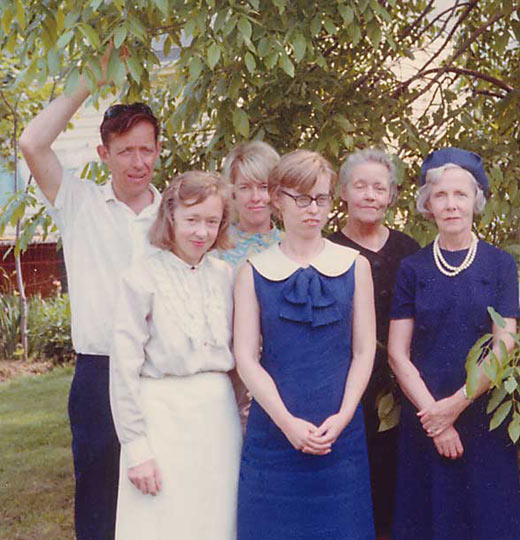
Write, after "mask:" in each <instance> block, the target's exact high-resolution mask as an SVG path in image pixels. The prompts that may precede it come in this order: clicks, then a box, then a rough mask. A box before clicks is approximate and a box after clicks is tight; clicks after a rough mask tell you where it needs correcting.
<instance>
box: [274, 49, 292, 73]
mask: <svg viewBox="0 0 520 540" xmlns="http://www.w3.org/2000/svg"><path fill="white" fill-rule="evenodd" d="M278 65H279V66H280V67H281V68H282V69H283V70H284V71H285V73H287V75H289V77H291V78H292V77H294V64H293V63H292V62H291V59H290V58H289V57H288V56H287V54H286V53H285V51H284V52H282V54H281V55H280V58H278Z"/></svg>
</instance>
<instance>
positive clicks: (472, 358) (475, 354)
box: [466, 334, 493, 369]
mask: <svg viewBox="0 0 520 540" xmlns="http://www.w3.org/2000/svg"><path fill="white" fill-rule="evenodd" d="M492 338H493V336H492V335H491V334H484V335H483V336H481V337H480V338H479V339H478V340H477V342H476V343H475V345H473V347H471V349H470V350H469V352H468V356H467V357H466V369H468V365H469V364H476V363H477V362H478V361H479V360H480V359H481V358H482V357H483V356H484V355H485V353H486V351H487V350H488V348H489V343H490V342H491V339H492Z"/></svg>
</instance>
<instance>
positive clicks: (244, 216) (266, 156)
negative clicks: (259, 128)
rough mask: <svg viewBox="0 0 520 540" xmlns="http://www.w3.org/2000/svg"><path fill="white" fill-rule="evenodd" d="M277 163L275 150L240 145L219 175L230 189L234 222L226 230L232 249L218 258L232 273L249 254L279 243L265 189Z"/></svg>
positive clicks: (257, 144) (264, 145)
mask: <svg viewBox="0 0 520 540" xmlns="http://www.w3.org/2000/svg"><path fill="white" fill-rule="evenodd" d="M279 160H280V156H279V155H278V153H277V152H276V150H275V149H274V148H272V147H271V146H269V145H268V144H267V143H265V142H263V141H250V142H246V143H242V144H239V145H238V146H235V148H233V150H231V152H230V153H229V154H228V155H227V156H226V159H225V161H224V167H223V170H222V174H223V176H224V178H226V179H227V181H228V182H229V183H230V184H231V186H232V196H233V209H234V212H235V214H236V222H235V223H234V224H233V225H231V227H230V228H229V235H230V240H231V243H232V244H234V247H232V248H230V249H227V250H225V251H220V252H219V256H220V258H221V259H223V260H224V261H226V262H228V263H229V264H231V265H232V266H233V267H234V268H235V270H236V269H237V268H238V267H239V265H240V264H242V263H243V262H245V261H246V260H247V258H248V257H249V256H250V255H253V254H255V253H260V252H261V251H263V250H264V249H265V248H267V247H269V246H270V245H272V244H275V243H276V242H279V241H280V238H281V234H280V230H279V229H278V228H277V227H276V226H275V225H274V224H273V223H272V220H271V207H270V205H269V193H268V190H267V179H268V178H269V173H270V172H271V170H272V169H273V167H274V166H275V165H276V164H277V163H278V161H279Z"/></svg>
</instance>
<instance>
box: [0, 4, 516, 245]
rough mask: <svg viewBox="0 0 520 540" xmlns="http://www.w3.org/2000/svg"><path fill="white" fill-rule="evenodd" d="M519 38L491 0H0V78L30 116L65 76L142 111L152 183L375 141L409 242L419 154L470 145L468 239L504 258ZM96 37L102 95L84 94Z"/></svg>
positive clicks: (512, 183)
mask: <svg viewBox="0 0 520 540" xmlns="http://www.w3.org/2000/svg"><path fill="white" fill-rule="evenodd" d="M519 37H520V21H519V20H518V14H517V12H516V11H515V10H514V7H513V3H511V2H507V1H504V0H490V1H488V2H485V3H482V2H478V1H477V0H470V1H469V2H464V3H462V2H454V3H453V5H451V6H450V7H449V8H448V9H446V10H445V11H443V12H437V11H434V2H432V1H425V0H404V1H402V2H396V1H395V0H385V1H379V0H356V1H354V2H352V1H347V0H338V2H316V3H310V2H307V1H306V0H294V1H292V2H288V1H287V0H245V1H243V2H236V0H189V1H184V0H183V1H181V0H153V1H151V2H146V1H144V0H132V1H129V0H117V1H113V2H102V1H101V0H90V1H87V2H79V1H78V0H44V1H42V2H32V1H29V0H5V1H4V2H3V3H2V6H1V7H0V44H1V45H2V51H3V52H4V51H5V55H6V57H7V58H8V59H9V62H8V65H10V68H9V72H8V73H7V74H5V73H2V74H0V78H2V79H3V81H4V82H3V88H4V90H3V92H7V91H9V92H11V94H13V95H14V94H16V95H19V96H20V103H22V102H24V103H27V104H28V103H29V102H30V106H29V105H28V107H27V108H28V113H31V115H32V114H34V112H35V109H36V108H37V107H38V106H40V105H42V104H44V103H45V101H46V99H45V98H44V97H43V94H45V93H46V94H47V95H48V94H49V93H50V92H53V88H54V85H53V83H58V87H59V88H60V89H63V88H64V89H65V91H71V90H72V89H73V88H74V86H75V84H76V82H77V80H78V77H79V75H80V74H83V75H84V76H86V77H87V79H88V81H89V85H90V88H91V90H92V91H93V101H94V102H96V100H97V98H98V97H99V95H100V94H105V93H106V92H107V91H111V90H112V91H114V92H115V88H120V89H121V93H120V95H119V98H121V99H125V100H130V101H131V100H136V99H139V100H145V101H147V102H149V103H150V104H151V105H152V106H153V108H154V109H155V110H156V112H157V113H158V114H159V115H160V117H161V119H162V124H163V127H164V131H163V136H164V139H165V141H164V145H163V152H162V160H161V164H160V167H159V170H158V176H157V183H158V184H164V182H166V181H167V179H168V178H169V177H171V176H172V175H173V174H175V173H176V172H178V171H183V170H186V169H187V168H192V167H202V168H209V169H216V168H219V166H220V164H221V160H222V158H223V156H224V155H225V154H226V153H227V151H228V150H229V149H230V147H231V146H232V145H233V144H235V143H236V142H238V141H241V140H244V139H248V138H261V139H265V140H267V141H268V142H270V143H271V144H273V146H274V147H275V148H277V149H278V150H280V151H282V152H284V151H287V150H292V149H294V148H296V147H300V146H305V147H309V148H313V149H316V150H318V151H320V152H322V153H324V154H325V155H326V156H327V157H329V158H330V159H331V160H332V161H334V162H335V163H339V162H340V161H341V160H342V159H343V157H344V156H345V154H346V153H348V152H350V151H352V150H354V149H356V148H359V147H364V146H368V145H380V144H384V145H386V146H387V147H389V148H390V149H391V150H392V151H393V152H394V153H395V154H396V155H397V156H398V157H399V158H400V159H402V160H404V166H403V165H402V166H401V170H402V172H403V175H402V179H401V180H402V190H401V198H400V202H399V207H398V208H397V209H396V210H395V211H394V212H391V213H390V215H389V221H390V222H393V221H395V220H397V222H398V223H399V224H400V225H403V224H404V228H405V229H406V230H407V231H412V232H413V233H414V236H415V237H416V238H418V239H419V240H420V241H421V242H423V243H424V242H426V241H428V240H430V239H431V237H432V234H433V228H432V227H431V225H429V224H428V223H426V222H424V221H422V220H420V219H418V218H417V216H416V215H415V211H414V203H413V193H414V190H415V185H414V182H413V179H414V178H415V177H416V175H417V169H418V164H419V162H420V160H421V158H422V157H424V155H425V154H426V153H427V152H429V151H430V150H431V149H433V148H434V147H439V146H443V145H448V144H458V145H461V146H464V147H465V148H468V149H470V150H477V151H479V153H481V154H482V155H483V157H484V159H485V163H486V169H487V170H488V171H489V173H490V176H491V177H492V179H493V188H492V196H491V199H490V203H489V204H488V206H487V208H486V211H485V213H484V215H483V216H482V218H481V219H480V220H479V223H478V224H477V228H478V230H479V233H480V234H481V235H482V236H483V237H485V238H486V239H488V240H490V241H492V242H493V243H495V244H500V245H502V246H504V247H505V248H506V249H510V251H512V252H514V253H516V254H518V252H519V251H520V242H519V238H518V234H519V233H518V230H519V229H520V227H519V225H520V224H519V223H518V220H519V215H518V207H519V206H520V190H519V189H518V181H517V179H518V175H519V172H520V157H519V156H520V152H519V143H518V141H519V140H520V127H519V126H520V122H519V118H518V113H517V111H518V105H519V95H520V94H519V92H518V90H515V89H517V88H518V87H519V84H518V82H519V78H520V67H519V66H520V62H519V52H518V51H519V48H518V39H519ZM109 40H112V41H113V43H114V46H115V48H114V50H113V52H112V54H111V57H110V60H109V64H108V74H107V75H108V79H109V81H110V84H111V87H110V88H103V89H101V90H97V89H96V81H97V80H98V79H99V78H100V76H101V66H100V62H99V56H100V52H101V51H103V50H104V48H105V47H106V44H107V42H108V41H109ZM412 60H413V61H412ZM159 65H161V66H162V68H161V69H160V70H158V69H157V68H158V67H159ZM407 66H408V67H407ZM2 69H4V68H2ZM29 89H30V90H31V91H38V92H39V94H38V96H32V95H31V96H29V94H28V91H29ZM2 117H4V118H5V112H4V114H2V112H1V111H0V119H1V118H2ZM24 119H25V116H24ZM24 119H22V124H23V122H24ZM1 121H2V120H0V122H1ZM1 129H2V133H6V132H7V130H5V128H4V127H2V128H1ZM405 170H406V172H404V171H405ZM97 172H99V171H89V169H87V170H86V171H85V175H89V174H91V175H93V174H94V173H97ZM403 218H408V219H405V220H404V222H403ZM336 225H337V222H336V221H335V222H334V224H333V227H334V226H336Z"/></svg>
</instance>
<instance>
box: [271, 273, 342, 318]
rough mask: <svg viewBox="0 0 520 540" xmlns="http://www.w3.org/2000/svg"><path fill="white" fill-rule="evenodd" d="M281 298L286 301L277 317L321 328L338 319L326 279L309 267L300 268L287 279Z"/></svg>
mask: <svg viewBox="0 0 520 540" xmlns="http://www.w3.org/2000/svg"><path fill="white" fill-rule="evenodd" d="M282 295H283V297H284V299H285V300H286V302H284V303H283V304H282V305H281V307H280V317H282V318H283V319H288V320H290V321H296V322H310V323H311V326H312V327H317V326H323V325H326V324H330V323H333V322H336V321H339V320H340V319H341V314H340V311H339V309H338V307H337V305H336V300H335V299H334V297H333V295H332V294H331V292H330V291H329V290H328V287H327V282H326V280H325V279H324V278H323V277H322V276H321V275H320V274H318V272H316V271H315V270H313V269H312V268H311V267H308V268H300V269H299V270H297V271H296V272H294V274H293V275H292V276H291V277H290V278H289V279H288V280H287V283H286V284H285V286H284V288H283V290H282Z"/></svg>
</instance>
